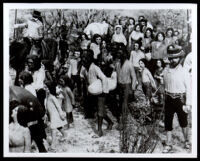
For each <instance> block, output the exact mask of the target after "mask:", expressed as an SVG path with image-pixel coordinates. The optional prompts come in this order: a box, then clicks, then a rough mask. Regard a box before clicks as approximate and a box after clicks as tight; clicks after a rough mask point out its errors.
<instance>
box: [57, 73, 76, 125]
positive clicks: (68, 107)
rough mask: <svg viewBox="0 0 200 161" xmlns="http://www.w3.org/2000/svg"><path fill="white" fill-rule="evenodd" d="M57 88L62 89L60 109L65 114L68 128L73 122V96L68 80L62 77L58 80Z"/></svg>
mask: <svg viewBox="0 0 200 161" xmlns="http://www.w3.org/2000/svg"><path fill="white" fill-rule="evenodd" d="M59 86H60V88H61V89H62V91H61V92H62V94H63V96H64V99H63V103H62V109H63V110H64V111H65V112H66V118H67V127H68V128H70V124H72V123H73V122H74V119H73V114H72V111H73V106H74V105H75V99H74V94H73V92H72V90H71V89H70V86H69V78H68V77H67V76H64V75H62V76H61V77H60V79H59Z"/></svg>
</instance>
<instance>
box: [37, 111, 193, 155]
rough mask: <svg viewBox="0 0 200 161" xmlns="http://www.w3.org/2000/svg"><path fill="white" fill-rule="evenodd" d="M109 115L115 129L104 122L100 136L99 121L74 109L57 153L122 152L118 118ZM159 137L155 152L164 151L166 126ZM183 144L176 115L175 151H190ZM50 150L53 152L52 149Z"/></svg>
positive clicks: (57, 147)
mask: <svg viewBox="0 0 200 161" xmlns="http://www.w3.org/2000/svg"><path fill="white" fill-rule="evenodd" d="M108 115H109V116H110V117H111V118H112V120H113V122H114V126H113V129H112V130H111V131H108V130H106V126H107V123H106V122H104V123H103V133H104V135H103V136H102V137H100V138H99V137H97V135H96V129H97V122H96V121H95V120H94V119H85V118H84V115H83V112H81V111H80V110H78V109H77V108H76V109H74V111H73V116H74V127H70V128H69V129H67V128H65V131H66V132H67V134H68V136H67V138H66V141H64V142H60V141H58V140H57V146H56V153H60V152H67V153H120V133H119V131H118V130H117V129H116V126H117V122H116V119H115V118H114V117H113V116H112V114H111V112H109V111H108ZM46 131H47V136H48V137H47V142H45V146H46V148H47V149H48V148H49V144H48V142H50V140H51V133H50V130H49V128H47V129H46ZM190 133H191V129H190ZM190 135H191V134H190ZM57 136H58V138H59V137H60V136H61V133H60V132H59V131H58V132H57ZM159 137H160V140H159V141H158V144H157V146H156V148H155V150H154V152H153V153H162V150H163V145H162V142H163V141H164V140H166V136H165V132H164V128H161V127H160V129H159ZM183 146H184V144H183V135H182V132H181V128H180V127H179V124H178V122H177V117H176V115H175V119H174V131H173V153H190V151H188V150H185V149H184V148H183ZM34 152H38V150H37V149H36V150H35V151H34ZM48 152H49V153H52V151H48Z"/></svg>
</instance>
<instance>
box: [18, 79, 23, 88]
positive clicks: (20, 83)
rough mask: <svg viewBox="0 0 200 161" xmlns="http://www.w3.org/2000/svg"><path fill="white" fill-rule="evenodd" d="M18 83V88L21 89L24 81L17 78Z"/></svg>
mask: <svg viewBox="0 0 200 161" xmlns="http://www.w3.org/2000/svg"><path fill="white" fill-rule="evenodd" d="M18 81H19V86H20V87H23V86H24V81H23V80H22V79H21V78H19V80H18Z"/></svg>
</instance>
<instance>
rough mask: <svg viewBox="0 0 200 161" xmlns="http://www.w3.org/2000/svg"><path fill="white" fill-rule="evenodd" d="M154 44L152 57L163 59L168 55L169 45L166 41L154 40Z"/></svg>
mask: <svg viewBox="0 0 200 161" xmlns="http://www.w3.org/2000/svg"><path fill="white" fill-rule="evenodd" d="M151 46H152V54H151V57H152V59H163V58H165V57H166V56H167V46H166V45H165V43H164V42H158V41H154V42H152V43H151Z"/></svg>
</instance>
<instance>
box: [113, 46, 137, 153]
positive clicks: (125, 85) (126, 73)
mask: <svg viewBox="0 0 200 161" xmlns="http://www.w3.org/2000/svg"><path fill="white" fill-rule="evenodd" d="M118 55H119V58H120V61H119V62H118V63H117V64H116V71H117V81H118V85H117V90H118V93H119V109H118V113H119V115H118V116H119V117H118V118H117V120H118V122H119V126H118V129H119V130H122V131H121V132H122V142H123V143H122V144H123V145H122V151H123V152H127V150H128V149H127V147H126V145H127V142H128V140H127V133H126V131H127V129H126V127H127V125H126V124H127V116H128V111H127V110H128V100H129V95H130V93H131V90H135V89H136V85H137V78H136V74H135V69H134V66H133V64H132V63H131V62H130V61H129V60H128V59H129V58H128V52H127V50H126V49H125V47H123V48H121V49H119V50H118Z"/></svg>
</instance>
